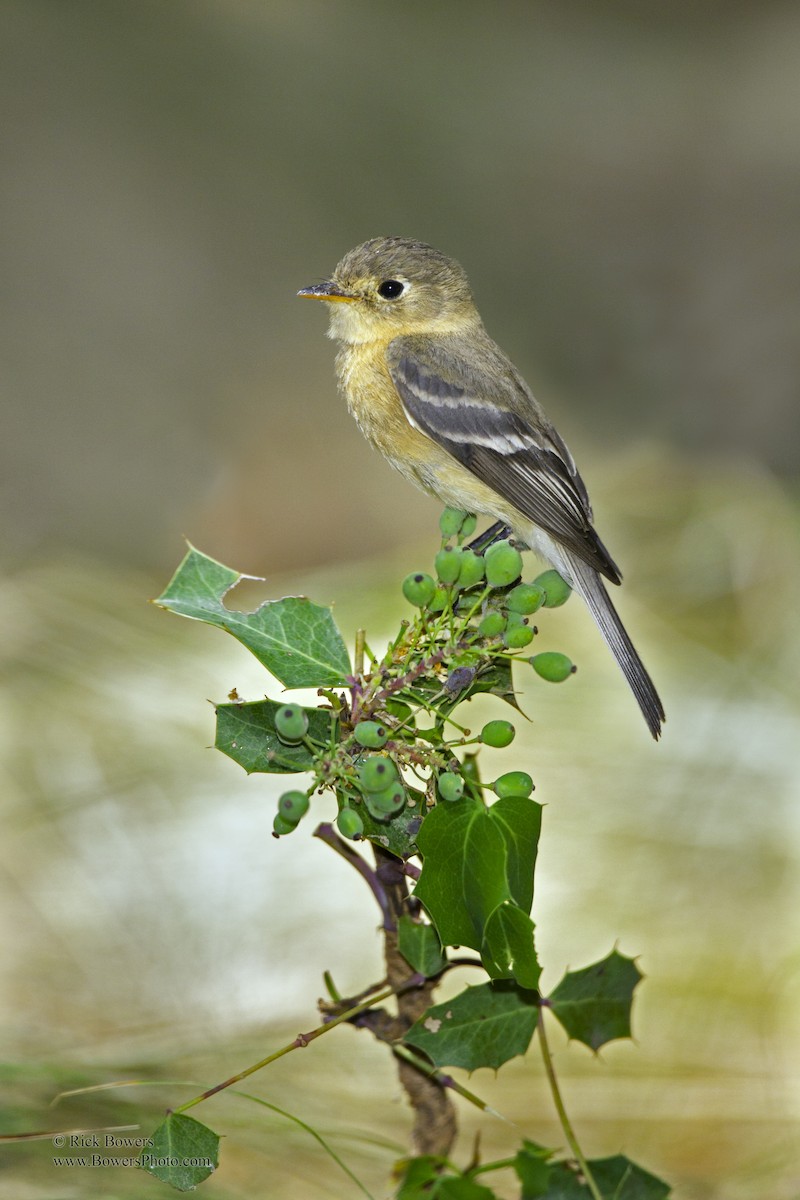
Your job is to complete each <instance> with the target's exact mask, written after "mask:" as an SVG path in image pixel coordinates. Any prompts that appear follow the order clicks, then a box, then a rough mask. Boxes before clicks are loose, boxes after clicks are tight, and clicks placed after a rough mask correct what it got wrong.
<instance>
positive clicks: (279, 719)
mask: <svg viewBox="0 0 800 1200" xmlns="http://www.w3.org/2000/svg"><path fill="white" fill-rule="evenodd" d="M275 732H276V733H277V735H278V737H279V738H280V739H281V741H282V742H286V743H287V744H288V745H290V746H296V745H298V744H299V743H300V742H302V740H303V738H304V737H305V736H306V733H307V732H308V713H307V712H305V710H304V709H302V708H301V707H300V705H299V704H284V705H282V706H281V708H279V709H278V710H277V712H276V713H275Z"/></svg>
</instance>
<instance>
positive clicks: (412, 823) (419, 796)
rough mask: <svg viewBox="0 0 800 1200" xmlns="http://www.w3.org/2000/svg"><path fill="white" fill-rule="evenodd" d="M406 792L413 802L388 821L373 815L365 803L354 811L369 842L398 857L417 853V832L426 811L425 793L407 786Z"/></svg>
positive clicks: (407, 856) (408, 856)
mask: <svg viewBox="0 0 800 1200" xmlns="http://www.w3.org/2000/svg"><path fill="white" fill-rule="evenodd" d="M408 794H409V797H411V799H413V801H414V803H413V804H412V805H408V804H406V806H405V808H401V809H400V812H399V813H396V814H395V816H393V817H390V818H389V820H388V821H385V820H379V819H378V818H377V817H373V815H372V813H371V812H369V810H368V809H367V806H366V804H359V805H357V806H356V811H357V812H358V815H359V816H360V817H361V820H362V821H363V823H364V837H365V838H368V839H369V841H371V842H377V844H378V845H379V846H382V847H383V849H384V850H388V851H389V853H390V854H395V855H397V857H398V858H410V857H411V855H412V854H416V853H417V842H416V838H417V834H418V832H419V829H420V826H421V825H422V818H423V816H424V814H425V812H426V804H425V793H424V792H420V791H418V790H417V789H416V788H408Z"/></svg>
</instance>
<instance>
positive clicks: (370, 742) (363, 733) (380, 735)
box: [353, 721, 389, 750]
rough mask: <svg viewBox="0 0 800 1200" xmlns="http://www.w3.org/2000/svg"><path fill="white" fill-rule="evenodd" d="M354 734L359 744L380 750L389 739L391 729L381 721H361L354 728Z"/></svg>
mask: <svg viewBox="0 0 800 1200" xmlns="http://www.w3.org/2000/svg"><path fill="white" fill-rule="evenodd" d="M353 736H354V737H355V739H356V741H357V742H358V744H359V746H365V747H367V748H368V749H369V750H380V748H381V746H385V745H386V743H387V741H388V739H389V731H388V730H387V728H386V726H385V725H381V723H380V722H379V721H359V722H358V724H357V725H356V727H355V729H354V730H353Z"/></svg>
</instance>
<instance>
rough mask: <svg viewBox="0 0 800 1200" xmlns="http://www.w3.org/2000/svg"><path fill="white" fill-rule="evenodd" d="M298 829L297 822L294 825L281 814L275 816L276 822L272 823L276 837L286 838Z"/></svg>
mask: <svg viewBox="0 0 800 1200" xmlns="http://www.w3.org/2000/svg"><path fill="white" fill-rule="evenodd" d="M296 828H297V822H294V823H292V822H291V821H287V820H286V819H285V818H284V817H282V816H281V814H280V813H276V814H275V820H274V821H273V822H272V832H273V834H274V835H275V837H285V836H286V834H287V833H291V832H292V830H293V829H296Z"/></svg>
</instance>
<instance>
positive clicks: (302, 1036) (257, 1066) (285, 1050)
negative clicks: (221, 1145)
mask: <svg viewBox="0 0 800 1200" xmlns="http://www.w3.org/2000/svg"><path fill="white" fill-rule="evenodd" d="M395 992H396V989H395V988H393V987H388V988H384V990H383V991H382V992H378V994H377V996H372V997H371V998H370V999H369V1000H365V1001H364V1003H363V1004H356V1005H354V1007H353V1008H348V1009H347V1011H346V1012H343V1013H339V1016H338V1017H333V1018H332V1019H331V1020H330V1021H326V1022H325V1024H324V1025H318V1026H317V1028H316V1029H312V1030H311V1031H310V1033H299V1034H298V1035H297V1037H296V1038H295V1039H294V1041H293V1042H289V1043H288V1044H287V1045H286V1046H281V1048H280V1050H275V1051H274V1052H273V1053H272V1054H268V1055H267V1057H266V1058H262V1059H261V1061H260V1062H257V1063H254V1064H253V1066H252V1067H246V1068H245V1070H244V1071H239V1073H238V1074H237V1075H231V1077H230V1079H226V1080H225V1081H224V1083H218V1084H216V1086H215V1087H212V1088H209V1089H208V1091H207V1092H203V1093H201V1095H199V1096H194V1097H193V1099H191V1100H187V1101H186V1103H185V1104H179V1105H178V1107H177V1108H174V1109H173V1110H172V1111H173V1112H176V1113H180V1112H186V1110H187V1108H194V1106H195V1104H200V1103H201V1102H202V1101H203V1100H208V1098H209V1097H210V1096H214V1095H216V1093H217V1092H221V1091H224V1089H225V1088H228V1087H230V1086H231V1085H232V1084H234V1083H240V1082H241V1080H242V1079H247V1077H248V1075H254V1074H255V1073H256V1071H260V1070H261V1068H262V1067H268V1066H269V1064H270V1063H273V1062H275V1061H276V1060H277V1059H279V1058H283V1056H284V1054H289V1053H290V1052H291V1051H292V1050H300V1049H302V1048H303V1047H305V1046H307V1045H308V1044H309V1042H313V1041H314V1040H315V1039H316V1038H318V1037H322V1035H323V1033H327V1032H328V1030H329V1029H335V1027H336V1026H337V1025H341V1024H342V1022H344V1021H351V1020H352V1019H353V1017H357V1016H358V1015H359V1013H362V1012H365V1011H366V1010H367V1009H368V1008H372V1007H373V1006H374V1005H375V1004H380V1002H381V1001H382V1000H388V998H389V997H390V996H393V995H395Z"/></svg>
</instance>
